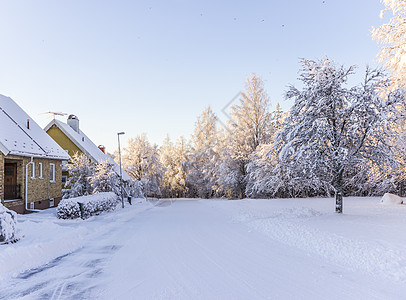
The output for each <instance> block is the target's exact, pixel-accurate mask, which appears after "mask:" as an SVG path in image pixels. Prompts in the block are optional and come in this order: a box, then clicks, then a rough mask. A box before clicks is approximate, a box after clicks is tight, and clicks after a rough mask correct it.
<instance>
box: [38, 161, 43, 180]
mask: <svg viewBox="0 0 406 300" xmlns="http://www.w3.org/2000/svg"><path fill="white" fill-rule="evenodd" d="M42 171H43V169H42V163H38V177H39V178H40V179H43V178H44V177H42V176H43V175H42V173H43V172H42Z"/></svg>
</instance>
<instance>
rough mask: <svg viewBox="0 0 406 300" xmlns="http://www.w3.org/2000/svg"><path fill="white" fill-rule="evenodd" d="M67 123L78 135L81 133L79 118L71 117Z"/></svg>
mask: <svg viewBox="0 0 406 300" xmlns="http://www.w3.org/2000/svg"><path fill="white" fill-rule="evenodd" d="M67 123H68V125H69V126H70V127H71V128H72V129H73V130H75V131H76V132H77V133H79V118H78V117H76V116H75V115H69V117H68V122H67Z"/></svg>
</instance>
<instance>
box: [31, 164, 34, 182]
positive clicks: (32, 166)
mask: <svg viewBox="0 0 406 300" xmlns="http://www.w3.org/2000/svg"><path fill="white" fill-rule="evenodd" d="M31 179H35V162H33V163H31Z"/></svg>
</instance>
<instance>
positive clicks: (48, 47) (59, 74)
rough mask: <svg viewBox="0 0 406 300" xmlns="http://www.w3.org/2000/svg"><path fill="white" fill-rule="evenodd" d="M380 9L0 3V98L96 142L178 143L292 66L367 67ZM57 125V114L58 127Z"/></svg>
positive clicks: (312, 4)
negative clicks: (209, 115)
mask: <svg viewBox="0 0 406 300" xmlns="http://www.w3.org/2000/svg"><path fill="white" fill-rule="evenodd" d="M381 9H383V5H382V4H381V2H380V1H379V0H284V1H273V0H269V1H257V0H252V1H235V0H234V1H213V0H205V1H186V0H173V1H171V0H167V1H163V0H162V1H120V0H115V1H102V0H92V1H88V0H69V1H51V0H48V1H45V0H35V1H33V0H26V1H22V0H10V1H5V0H0V94H3V95H6V96H10V97H12V98H13V99H14V100H15V101H16V102H17V103H18V104H19V105H20V106H21V107H22V108H23V109H24V110H25V111H26V112H27V113H28V114H29V115H31V117H32V118H33V119H34V120H36V121H37V122H38V123H39V124H40V125H41V126H45V125H46V124H47V123H48V122H49V121H50V120H51V117H50V116H48V115H44V114H41V113H43V112H47V111H58V112H65V113H69V114H71V113H73V114H75V115H77V116H78V117H79V119H80V127H81V129H82V130H83V131H84V132H85V133H86V134H87V135H88V136H89V137H90V138H91V139H92V140H93V141H94V142H95V143H96V144H104V145H106V146H107V150H108V151H109V152H113V151H114V150H115V149H116V148H117V135H116V133H117V132H118V131H125V132H126V135H125V136H124V139H123V141H124V146H125V141H126V139H128V138H130V137H134V136H136V135H138V134H141V133H143V132H145V133H147V135H148V137H149V139H150V141H151V142H153V143H158V144H161V142H162V140H163V139H164V137H165V136H166V134H167V133H168V134H169V135H170V137H171V138H172V139H176V138H177V137H178V136H180V135H184V136H185V137H189V136H190V134H191V133H192V131H193V127H194V122H195V120H196V118H197V116H198V115H199V114H200V113H201V111H202V110H203V109H204V108H205V107H207V106H208V105H210V106H211V107H212V109H213V110H214V111H215V112H216V113H217V115H218V117H219V118H220V119H222V120H224V121H225V120H226V116H225V115H224V114H223V113H222V109H223V108H224V106H225V105H227V103H229V101H230V100H231V99H232V98H233V97H234V96H235V95H236V94H237V93H238V92H239V91H240V90H242V89H243V88H244V81H245V78H246V76H247V75H249V74H251V73H256V74H258V75H260V76H261V77H262V79H263V80H264V82H265V86H266V89H267V91H268V94H269V95H270V98H271V102H272V104H273V105H275V104H276V103H277V102H280V103H281V105H282V108H284V109H288V108H289V106H290V105H291V103H287V102H285V101H284V100H283V93H284V91H285V90H286V87H287V85H288V84H295V83H297V77H298V70H299V67H300V66H299V58H302V57H304V58H310V59H317V58H322V57H323V56H325V55H327V56H328V57H330V58H331V59H334V60H336V61H337V62H339V63H342V64H345V65H347V66H349V65H352V64H356V65H358V66H359V67H360V68H359V70H360V71H361V70H362V69H363V68H364V67H365V65H366V64H367V63H369V64H370V65H371V66H376V65H378V64H377V61H376V54H377V52H378V46H377V43H376V42H375V41H373V40H372V39H371V36H370V29H371V27H372V26H379V25H380V24H382V23H383V21H384V20H381V19H379V13H380V10H381ZM60 119H61V120H64V121H65V117H63V118H60Z"/></svg>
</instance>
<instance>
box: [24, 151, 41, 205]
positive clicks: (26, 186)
mask: <svg viewBox="0 0 406 300" xmlns="http://www.w3.org/2000/svg"><path fill="white" fill-rule="evenodd" d="M31 164H34V162H33V157H32V156H31V161H30V162H29V163H28V164H26V165H25V199H24V200H25V210H26V211H32V212H38V211H39V210H38V209H29V208H28V166H29V165H31Z"/></svg>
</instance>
